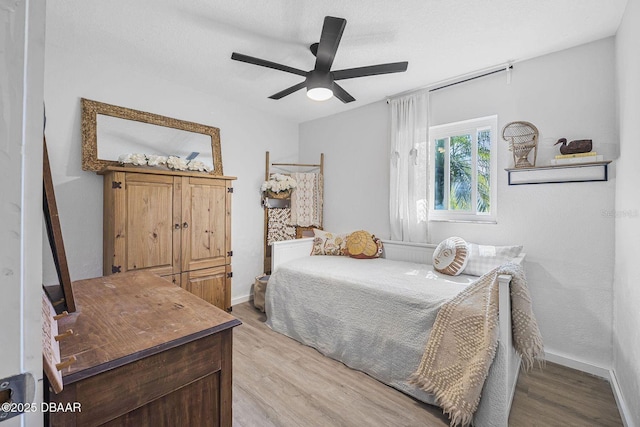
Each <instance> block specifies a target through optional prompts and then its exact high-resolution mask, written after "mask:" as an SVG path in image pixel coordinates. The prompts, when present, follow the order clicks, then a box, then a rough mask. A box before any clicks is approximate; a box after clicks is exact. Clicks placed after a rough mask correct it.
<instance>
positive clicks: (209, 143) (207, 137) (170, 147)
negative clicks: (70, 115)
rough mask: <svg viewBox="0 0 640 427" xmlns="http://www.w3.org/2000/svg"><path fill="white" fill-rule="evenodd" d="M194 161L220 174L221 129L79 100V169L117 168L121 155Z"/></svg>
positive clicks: (214, 173)
mask: <svg viewBox="0 0 640 427" xmlns="http://www.w3.org/2000/svg"><path fill="white" fill-rule="evenodd" d="M133 153H141V154H155V155H162V156H178V157H181V158H183V159H188V158H189V156H190V155H191V158H194V157H193V154H192V153H198V155H197V156H196V157H195V158H194V159H195V160H197V161H200V162H202V163H204V164H205V165H206V166H208V167H209V168H210V170H211V172H209V173H210V174H211V175H218V176H220V175H222V155H221V149H220V129H218V128H216V127H212V126H207V125H202V124H199V123H194V122H188V121H184V120H179V119H174V118H171V117H165V116H161V115H159V114H153V113H147V112H144V111H138V110H134V109H131V108H125V107H119V106H116V105H111V104H105V103H103V102H98V101H92V100H89V99H84V98H83V99H82V169H83V170H89V171H100V170H102V169H104V168H105V167H107V166H118V165H119V163H118V158H119V157H120V156H121V155H123V154H133Z"/></svg>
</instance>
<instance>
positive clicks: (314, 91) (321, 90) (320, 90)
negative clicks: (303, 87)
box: [307, 87, 333, 101]
mask: <svg viewBox="0 0 640 427" xmlns="http://www.w3.org/2000/svg"><path fill="white" fill-rule="evenodd" d="M307 96H308V97H309V99H313V100H314V101H326V100H327V99H330V98H331V97H332V96H333V91H332V90H331V89H329V88H326V87H312V88H309V89H307Z"/></svg>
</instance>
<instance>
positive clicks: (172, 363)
mask: <svg viewBox="0 0 640 427" xmlns="http://www.w3.org/2000/svg"><path fill="white" fill-rule="evenodd" d="M221 366H222V345H221V337H220V334H215V335H210V336H207V337H204V338H200V339H198V340H196V341H193V342H190V343H186V344H183V345H180V346H178V347H175V348H172V349H168V350H165V351H163V352H161V353H158V354H155V355H152V356H148V357H145V358H142V359H139V360H134V361H132V362H130V363H126V364H124V365H123V366H120V367H118V368H115V369H112V370H109V371H106V372H103V373H101V374H99V375H95V376H92V377H89V378H86V379H84V380H80V381H78V382H75V383H72V384H68V385H67V384H65V386H64V390H63V391H62V393H60V394H59V395H52V396H51V401H53V402H65V403H66V402H74V401H77V402H80V403H81V405H82V411H81V412H78V413H74V414H69V413H60V414H57V415H56V416H53V414H52V419H51V422H52V425H60V426H63V425H64V426H67V425H75V424H77V425H82V426H95V425H101V424H104V423H106V422H107V421H110V420H113V419H115V418H118V417H120V416H121V415H123V414H126V413H128V412H131V411H133V410H135V409H137V408H140V407H143V406H145V405H147V404H149V403H150V402H153V401H155V400H157V399H159V398H161V397H163V396H165V395H169V394H170V393H172V392H174V391H175V390H178V389H180V388H182V387H184V386H186V385H188V384H190V383H193V382H194V381H197V380H199V379H201V378H203V377H206V376H209V375H211V374H212V373H215V372H218V371H220V369H221ZM58 415H59V417H58ZM68 417H70V418H68Z"/></svg>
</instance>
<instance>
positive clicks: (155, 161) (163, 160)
mask: <svg viewBox="0 0 640 427" xmlns="http://www.w3.org/2000/svg"><path fill="white" fill-rule="evenodd" d="M147 164H148V165H149V166H161V165H166V164H167V156H158V155H156V154H147Z"/></svg>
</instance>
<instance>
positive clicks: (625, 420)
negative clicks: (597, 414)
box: [609, 369, 636, 427]
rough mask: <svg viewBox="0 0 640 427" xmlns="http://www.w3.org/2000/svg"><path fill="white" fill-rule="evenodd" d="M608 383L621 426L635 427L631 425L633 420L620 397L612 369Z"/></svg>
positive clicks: (618, 385)
mask: <svg viewBox="0 0 640 427" xmlns="http://www.w3.org/2000/svg"><path fill="white" fill-rule="evenodd" d="M609 383H611V390H612V391H613V397H615V398H616V404H617V405H618V411H620V418H622V424H624V427H636V425H635V424H634V423H633V418H632V417H631V413H630V412H629V408H628V407H627V404H626V403H625V401H624V398H623V397H622V390H620V384H618V378H617V377H616V372H615V371H614V370H613V369H610V370H609Z"/></svg>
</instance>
